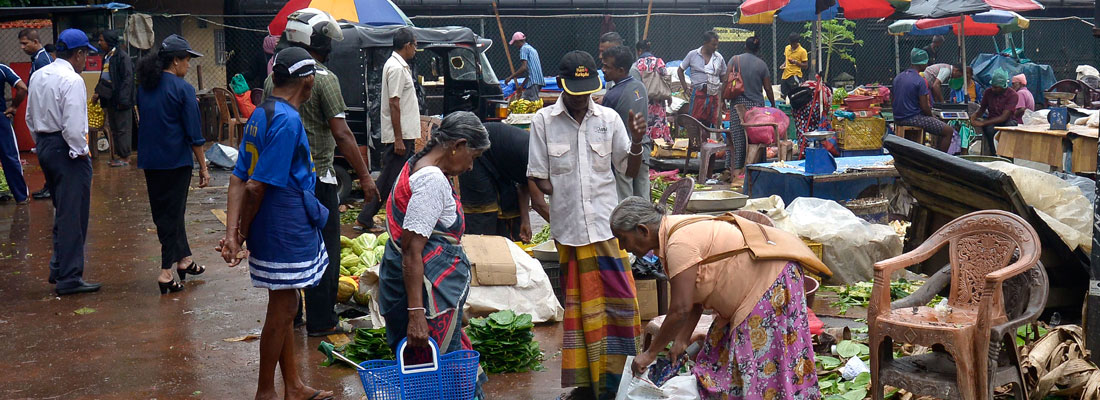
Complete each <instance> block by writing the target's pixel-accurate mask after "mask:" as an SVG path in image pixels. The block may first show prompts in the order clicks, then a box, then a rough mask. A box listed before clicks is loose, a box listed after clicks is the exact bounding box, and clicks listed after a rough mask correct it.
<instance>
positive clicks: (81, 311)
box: [73, 307, 95, 315]
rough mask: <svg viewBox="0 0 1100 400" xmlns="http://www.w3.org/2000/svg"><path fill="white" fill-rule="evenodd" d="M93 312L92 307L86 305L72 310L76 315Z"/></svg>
mask: <svg viewBox="0 0 1100 400" xmlns="http://www.w3.org/2000/svg"><path fill="white" fill-rule="evenodd" d="M94 312H95V309H94V308H88V307H80V308H78V309H76V311H73V313H74V314H76V315H87V314H91V313H94Z"/></svg>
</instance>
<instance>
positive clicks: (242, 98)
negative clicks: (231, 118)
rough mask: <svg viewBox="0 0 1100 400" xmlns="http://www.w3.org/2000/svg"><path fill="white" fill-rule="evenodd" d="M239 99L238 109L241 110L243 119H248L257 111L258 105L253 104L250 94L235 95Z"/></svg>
mask: <svg viewBox="0 0 1100 400" xmlns="http://www.w3.org/2000/svg"><path fill="white" fill-rule="evenodd" d="M233 97H235V98H236V99H237V109H238V110H241V118H244V119H248V117H251V116H252V112H253V111H256V105H255V104H252V96H251V95H250V94H249V93H248V92H244V93H243V94H235V95H233Z"/></svg>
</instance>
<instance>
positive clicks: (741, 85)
mask: <svg viewBox="0 0 1100 400" xmlns="http://www.w3.org/2000/svg"><path fill="white" fill-rule="evenodd" d="M734 59H735V60H737V64H736V66H737V68H730V69H729V74H728V75H727V78H726V83H727V84H726V90H725V91H723V92H722V98H723V99H725V100H733V99H736V98H738V97H741V95H742V94H745V80H744V79H741V56H737V57H734Z"/></svg>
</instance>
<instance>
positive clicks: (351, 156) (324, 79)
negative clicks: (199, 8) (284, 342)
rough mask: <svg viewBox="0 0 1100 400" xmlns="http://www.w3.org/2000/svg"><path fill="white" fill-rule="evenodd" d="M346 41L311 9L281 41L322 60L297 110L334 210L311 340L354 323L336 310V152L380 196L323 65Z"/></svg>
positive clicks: (309, 319)
mask: <svg viewBox="0 0 1100 400" xmlns="http://www.w3.org/2000/svg"><path fill="white" fill-rule="evenodd" d="M343 38H344V36H343V33H342V32H341V31H340V26H339V25H338V24H337V23H336V20H335V19H333V18H332V16H330V15H328V14H327V13H325V12H323V11H320V10H316V9H312V8H306V9H302V10H298V11H296V12H294V13H293V14H290V16H289V17H288V18H287V25H286V31H285V32H284V33H283V38H282V40H284V41H286V43H287V44H289V45H290V46H296V47H301V48H303V49H305V50H306V51H308V52H309V54H310V55H311V56H312V57H313V59H314V60H315V61H316V62H317V64H316V66H315V68H316V70H315V73H314V77H313V82H314V84H313V94H312V95H311V96H310V97H309V100H307V101H306V102H305V103H302V106H301V108H300V109H299V110H298V112H299V113H300V114H301V116H302V124H303V125H304V126H305V128H306V136H307V137H308V138H309V148H310V153H311V155H312V157H313V165H314V168H315V169H316V171H317V186H316V189H315V192H316V196H317V199H318V200H320V201H321V204H323V205H324V206H325V207H326V208H328V210H329V213H328V222H327V223H326V224H325V227H324V228H323V229H322V230H321V236H322V237H323V238H324V241H325V250H326V251H327V252H328V259H329V265H328V268H326V269H325V272H324V277H322V278H321V281H320V282H319V283H318V284H317V286H314V287H312V288H308V289H305V303H306V306H305V319H306V332H307V333H309V336H326V335H329V334H333V333H350V332H351V331H352V328H351V326H350V325H348V324H347V323H341V322H340V321H339V319H338V318H337V317H336V311H335V309H334V307H335V306H336V292H337V289H338V287H339V279H340V213H339V211H338V207H339V206H340V199H339V198H338V192H339V186H338V185H337V181H336V175H335V173H334V172H333V169H332V159H333V157H334V156H335V153H336V149H337V148H339V150H340V154H342V155H343V156H344V157H345V158H347V160H348V162H350V163H351V166H352V167H353V168H355V172H356V173H358V174H359V184H360V186H362V187H363V195H364V197H365V198H366V199H368V200H371V199H376V198H378V189H377V188H376V187H375V185H374V180H373V179H371V176H370V170H369V169H367V164H366V163H365V162H364V161H363V157H362V155H360V153H359V146H358V145H357V144H356V143H355V137H354V136H353V135H352V133H351V128H348V123H347V121H345V120H344V112H345V111H346V109H347V106H346V105H344V97H343V96H342V94H341V93H340V80H339V79H338V78H337V77H336V74H333V73H332V71H329V69H328V68H326V67H325V66H324V65H322V64H321V63H323V62H325V60H327V59H328V54H329V52H330V51H331V50H332V41H333V40H342V39H343ZM272 88H274V85H273V83H272V81H271V76H270V75H268V77H267V80H265V81H264V93H266V94H270V93H271V90H272ZM299 312H301V310H299ZM296 320H297V319H296Z"/></svg>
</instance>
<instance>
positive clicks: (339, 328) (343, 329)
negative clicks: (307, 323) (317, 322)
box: [306, 321, 355, 337]
mask: <svg viewBox="0 0 1100 400" xmlns="http://www.w3.org/2000/svg"><path fill="white" fill-rule="evenodd" d="M353 332H355V327H354V326H351V324H349V323H347V322H344V321H340V322H337V323H336V326H334V327H332V329H329V330H327V331H320V332H306V335H308V336H309V337H324V336H328V335H336V334H340V333H344V334H350V333H353Z"/></svg>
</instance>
